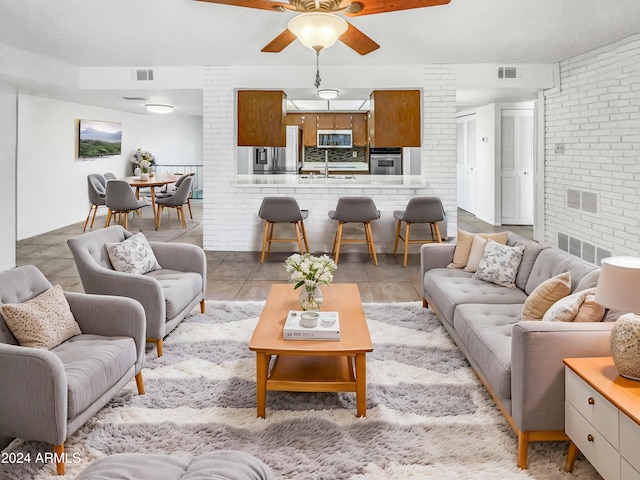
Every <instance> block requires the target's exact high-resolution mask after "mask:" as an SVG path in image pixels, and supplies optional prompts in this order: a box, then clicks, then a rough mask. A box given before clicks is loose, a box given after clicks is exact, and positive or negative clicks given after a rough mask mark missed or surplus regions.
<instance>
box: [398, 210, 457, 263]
mask: <svg viewBox="0 0 640 480" xmlns="http://www.w3.org/2000/svg"><path fill="white" fill-rule="evenodd" d="M393 216H394V217H395V218H396V220H397V221H398V222H397V226H396V241H395V245H394V246H393V256H394V257H395V255H396V252H397V251H398V241H399V240H400V239H402V240H404V265H403V266H405V267H406V266H407V259H408V254H409V244H411V243H419V244H423V243H442V237H441V235H440V227H439V225H438V222H442V221H443V220H444V217H445V215H444V208H443V207H442V202H441V201H440V199H439V198H438V197H415V198H412V199H411V200H409V203H408V204H407V207H406V208H405V209H404V210H395V211H394V212H393ZM402 222H404V223H405V231H404V235H403V234H402V232H401V230H402V229H401V226H402ZM414 223H417V224H420V223H426V224H428V225H429V231H430V233H431V238H429V239H424V238H416V239H414V240H410V239H409V232H410V231H411V225H412V224H414Z"/></svg>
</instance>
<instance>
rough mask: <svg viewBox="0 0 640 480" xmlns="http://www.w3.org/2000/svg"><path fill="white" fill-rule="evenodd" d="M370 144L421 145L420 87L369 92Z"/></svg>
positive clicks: (383, 146)
mask: <svg viewBox="0 0 640 480" xmlns="http://www.w3.org/2000/svg"><path fill="white" fill-rule="evenodd" d="M370 109H371V110H370V111H369V145H370V146H371V147H376V148H397V147H419V146H420V139H421V134H420V133H421V130H420V91H419V90H374V91H373V92H371V96H370Z"/></svg>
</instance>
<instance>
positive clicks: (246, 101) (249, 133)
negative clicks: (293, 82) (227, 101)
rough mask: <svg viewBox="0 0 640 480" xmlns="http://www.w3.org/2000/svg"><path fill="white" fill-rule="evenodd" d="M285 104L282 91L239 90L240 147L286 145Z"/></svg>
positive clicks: (285, 98) (285, 99) (284, 95)
mask: <svg viewBox="0 0 640 480" xmlns="http://www.w3.org/2000/svg"><path fill="white" fill-rule="evenodd" d="M286 104H287V96H286V94H285V93H284V92H283V91H281V90H240V91H238V146H246V147H251V146H256V147H284V146H286V144H287V130H286V126H287V105H286Z"/></svg>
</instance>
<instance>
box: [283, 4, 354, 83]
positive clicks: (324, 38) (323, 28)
mask: <svg viewBox="0 0 640 480" xmlns="http://www.w3.org/2000/svg"><path fill="white" fill-rule="evenodd" d="M316 3H317V2H316ZM316 7H317V8H319V7H318V6H317V5H316ZM287 28H288V29H289V31H290V32H291V33H293V34H294V35H295V36H296V37H297V38H298V40H300V43H302V44H303V45H304V46H305V47H308V48H311V49H313V50H315V51H316V81H315V86H316V88H318V87H319V86H320V50H322V49H325V48H329V47H330V46H331V45H333V44H334V43H336V40H338V38H339V37H340V35H342V34H343V33H345V32H346V31H347V30H348V28H349V25H348V24H347V22H346V21H345V20H344V19H343V18H340V17H338V16H336V15H333V14H331V13H322V12H310V13H303V14H301V15H298V16H297V17H294V18H292V19H291V20H290V21H289V24H288V25H287Z"/></svg>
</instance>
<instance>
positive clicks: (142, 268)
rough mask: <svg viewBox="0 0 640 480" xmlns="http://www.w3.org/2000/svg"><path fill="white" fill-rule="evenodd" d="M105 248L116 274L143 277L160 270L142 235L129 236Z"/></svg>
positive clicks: (149, 246) (108, 244)
mask: <svg viewBox="0 0 640 480" xmlns="http://www.w3.org/2000/svg"><path fill="white" fill-rule="evenodd" d="M105 246H106V247H107V254H108V255H109V260H110V261H111V265H113V268H114V269H115V270H117V271H118V272H126V273H136V274H140V275H143V274H145V273H147V272H151V271H153V270H158V269H161V268H162V267H161V266H160V264H158V260H157V259H156V256H155V255H154V254H153V250H152V249H151V245H149V242H148V241H147V239H146V238H145V237H144V235H143V234H142V233H136V234H135V235H131V236H130V237H129V238H127V239H126V240H124V241H122V242H119V243H107V244H106V245H105Z"/></svg>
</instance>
